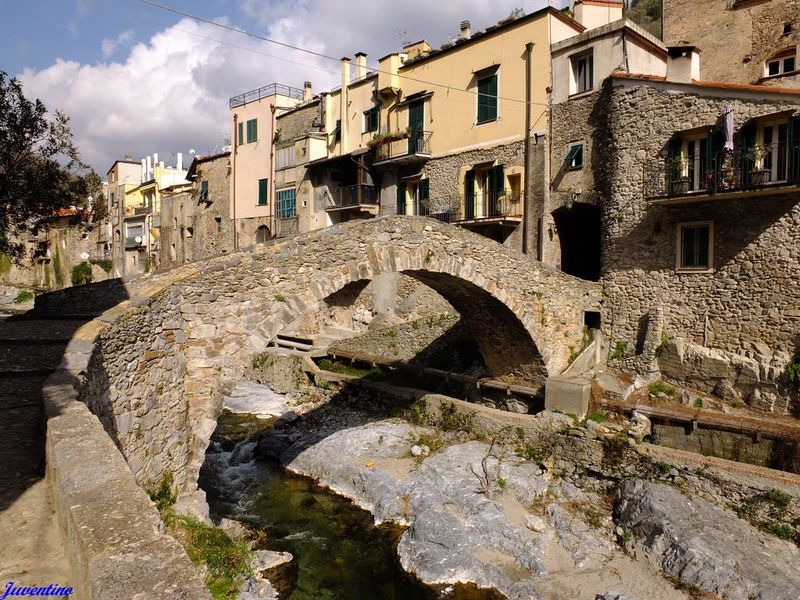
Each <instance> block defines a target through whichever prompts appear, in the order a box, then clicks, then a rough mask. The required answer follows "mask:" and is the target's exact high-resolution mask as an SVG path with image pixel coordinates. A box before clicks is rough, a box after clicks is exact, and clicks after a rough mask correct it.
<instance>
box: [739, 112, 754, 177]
mask: <svg viewBox="0 0 800 600" xmlns="http://www.w3.org/2000/svg"><path fill="white" fill-rule="evenodd" d="M755 147H756V124H755V123H754V122H752V121H751V122H749V123H747V124H745V125H744V126H743V127H742V129H741V131H740V132H739V165H740V169H741V174H740V177H741V182H742V184H744V185H749V184H750V183H751V181H752V179H753V178H752V172H753V170H754V169H755V167H756V164H755V159H754V157H753V156H752V152H753V150H754V149H755Z"/></svg>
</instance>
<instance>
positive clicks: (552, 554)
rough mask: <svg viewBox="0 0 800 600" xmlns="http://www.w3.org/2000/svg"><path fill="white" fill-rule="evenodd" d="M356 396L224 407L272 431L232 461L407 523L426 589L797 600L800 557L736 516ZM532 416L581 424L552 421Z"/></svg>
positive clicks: (511, 437) (250, 398)
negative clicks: (277, 470) (584, 472)
mask: <svg viewBox="0 0 800 600" xmlns="http://www.w3.org/2000/svg"><path fill="white" fill-rule="evenodd" d="M351 395H352V396H353V399H352V403H350V404H347V403H346V402H345V403H344V404H343V403H342V397H343V396H345V394H343V393H342V392H341V391H339V392H337V393H336V394H335V395H334V398H335V399H338V402H331V401H327V402H322V403H320V402H308V401H307V398H306V397H304V396H303V394H300V393H298V394H296V395H295V396H294V397H292V396H282V395H278V394H272V393H271V392H270V391H269V390H267V389H266V388H264V387H263V386H257V385H254V384H247V385H246V386H245V387H242V388H239V389H238V390H236V391H235V392H234V394H233V396H232V399H229V401H228V402H229V406H231V407H235V408H236V409H237V410H246V411H249V412H253V413H258V414H262V415H273V416H274V417H276V418H277V420H276V421H275V423H274V426H272V427H270V428H268V429H266V430H264V431H263V432H261V433H259V434H258V435H257V436H251V437H250V438H248V439H246V440H244V441H243V442H241V443H240V445H239V446H238V447H237V448H236V449H235V450H233V452H240V453H241V452H246V455H247V458H248V459H252V461H253V462H254V463H255V464H256V465H258V464H262V465H263V464H267V463H270V462H272V463H273V464H276V465H279V466H280V467H282V468H285V469H286V470H288V471H290V472H292V473H296V474H299V475H303V476H306V477H310V478H313V480H315V481H316V482H319V484H321V485H322V486H325V487H327V488H329V489H330V490H332V491H334V492H336V493H337V494H339V495H341V496H344V497H346V498H349V499H351V500H352V501H353V502H354V503H355V504H357V505H358V506H360V507H362V508H364V509H366V510H368V511H370V513H372V515H373V517H374V520H375V522H376V523H394V524H399V525H402V526H403V527H404V530H403V532H402V534H401V535H400V537H399V541H398V542H397V554H398V555H399V559H400V563H401V564H402V567H403V569H405V570H406V571H408V572H411V573H414V574H415V575H416V576H417V577H418V578H419V579H420V580H421V581H422V582H425V583H426V584H429V585H435V586H439V588H438V589H440V590H442V589H447V586H448V585H452V584H455V583H457V582H473V583H475V584H477V586H478V587H479V588H492V589H495V590H497V591H499V592H500V593H502V594H503V595H504V596H506V597H508V598H512V599H529V598H536V599H576V600H577V599H583V598H586V599H588V600H595V598H603V599H618V600H624V599H630V600H635V599H645V598H646V599H647V600H662V599H663V600H668V599H673V598H675V599H678V598H700V597H702V598H714V597H717V596H718V597H721V598H731V599H736V600H738V599H740V598H741V599H742V600H747V599H749V598H762V599H767V598H769V599H780V598H787V599H788V598H792V599H796V598H797V597H798V596H800V575H798V574H797V573H796V570H795V565H796V564H798V559H800V552H798V548H797V546H795V545H794V544H793V543H791V542H788V541H783V540H780V539H778V538H776V537H775V536H772V535H769V534H766V533H763V532H761V531H759V530H757V529H756V528H754V527H752V526H751V525H750V524H749V523H747V522H746V521H744V520H742V519H739V518H738V517H737V516H736V515H735V514H734V513H732V512H730V511H728V510H725V509H723V508H721V507H718V506H714V505H712V504H711V503H709V502H706V501H705V500H702V499H699V498H694V497H691V496H689V495H686V494H684V493H681V491H679V490H678V489H676V488H675V487H674V486H670V485H665V484H663V483H652V482H648V481H643V480H638V479H633V478H632V479H628V480H626V481H623V482H620V485H618V486H616V488H615V490H614V493H613V495H612V494H611V493H609V492H608V490H609V486H608V485H605V484H604V485H599V486H597V487H596V488H594V489H595V490H596V491H590V489H589V487H588V486H583V489H582V488H581V487H578V486H576V485H575V484H574V483H572V482H570V480H569V479H565V478H563V477H561V476H559V475H560V474H559V473H557V470H556V469H554V468H553V462H552V460H545V459H544V458H543V457H541V456H531V454H532V453H531V452H526V446H524V445H523V444H521V442H520V441H521V439H522V438H521V437H519V434H518V433H517V432H514V431H513V430H510V431H505V432H504V434H503V435H499V436H496V437H490V438H485V439H474V438H475V437H483V436H480V435H478V436H476V435H474V432H472V433H470V432H469V431H468V429H469V427H467V425H468V424H467V423H466V422H463V421H462V422H458V421H456V422H455V425H454V424H453V423H449V425H450V426H448V427H446V428H447V429H449V431H442V430H441V429H440V428H434V427H429V426H425V425H420V424H415V423H411V422H408V421H407V420H403V419H401V418H397V417H395V418H386V417H385V415H386V414H387V411H386V407H385V406H376V403H375V402H374V398H372V397H369V396H364V397H359V396H358V393H351ZM329 396H330V394H329ZM378 404H380V403H378ZM405 416H408V413H406V415H405ZM526 418H530V419H536V420H538V421H539V423H537V426H541V427H543V428H549V429H554V428H555V429H558V428H570V427H574V425H575V424H574V423H573V420H572V418H571V417H568V416H565V415H557V414H552V413H542V414H540V415H538V416H537V417H535V418H534V417H526ZM412 420H413V419H412ZM245 447H246V450H245V449H244V448H245ZM533 454H535V453H533ZM241 462H242V461H241V460H240V463H241ZM235 468H236V469H239V471H234V472H233V473H232V474H233V476H235V477H238V478H240V477H242V475H241V467H240V466H239V467H235ZM246 472H247V473H248V475H247V476H246V479H247V481H245V482H244V485H242V486H240V487H241V488H242V489H246V488H247V487H248V486H251V485H257V482H258V474H257V470H256V471H254V470H252V469H249V468H248V469H247V470H246ZM240 483H241V481H240ZM605 483H607V482H605ZM228 501H229V502H235V500H234V499H231V498H229V499H228ZM244 512H246V510H245V511H244ZM701 592H702V593H709V594H712V595H706V596H701V595H695V594H700V593H701ZM715 595H716V596H715Z"/></svg>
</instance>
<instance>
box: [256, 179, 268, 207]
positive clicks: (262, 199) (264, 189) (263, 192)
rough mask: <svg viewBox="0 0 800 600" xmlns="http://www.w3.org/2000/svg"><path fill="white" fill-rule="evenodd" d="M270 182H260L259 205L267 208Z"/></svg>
mask: <svg viewBox="0 0 800 600" xmlns="http://www.w3.org/2000/svg"><path fill="white" fill-rule="evenodd" d="M267 183H268V181H267V180H266V179H259V180H258V205H259V206H266V204H267V198H268V191H269V188H268V185H267Z"/></svg>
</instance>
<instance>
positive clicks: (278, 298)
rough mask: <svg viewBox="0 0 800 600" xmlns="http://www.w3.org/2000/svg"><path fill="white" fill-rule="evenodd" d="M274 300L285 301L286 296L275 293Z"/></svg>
mask: <svg viewBox="0 0 800 600" xmlns="http://www.w3.org/2000/svg"><path fill="white" fill-rule="evenodd" d="M275 301H276V302H286V296H284V295H283V294H275Z"/></svg>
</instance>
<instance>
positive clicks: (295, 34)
mask: <svg viewBox="0 0 800 600" xmlns="http://www.w3.org/2000/svg"><path fill="white" fill-rule="evenodd" d="M159 2H161V3H163V4H166V5H168V6H170V7H173V8H176V9H178V10H182V11H185V12H188V13H192V14H194V15H198V16H201V17H203V18H206V19H209V20H213V21H215V22H217V23H221V24H227V25H232V26H235V27H237V28H240V29H245V30H247V31H250V32H252V33H256V34H259V35H262V36H266V37H270V38H273V39H276V40H279V41H283V42H287V43H291V44H293V45H297V46H302V47H304V48H309V49H312V50H314V51H316V52H319V53H322V54H326V55H329V56H333V57H341V56H346V55H347V56H352V55H353V54H355V53H356V52H358V51H363V52H366V53H367V54H368V62H369V64H370V66H372V65H373V64H374V61H375V60H376V59H377V58H379V57H381V56H383V55H385V54H387V53H389V52H391V51H396V50H398V49H399V48H400V47H401V46H402V44H403V43H404V42H410V41H416V40H418V39H422V38H425V39H427V40H428V41H429V42H430V43H431V45H433V46H438V45H441V44H442V43H443V42H445V41H446V40H447V39H448V37H449V36H454V35H456V34H457V33H458V23H459V22H460V21H461V20H463V19H469V20H470V21H471V22H472V25H473V29H483V28H484V27H486V26H487V25H490V24H493V23H495V22H496V21H498V20H499V19H502V18H504V17H505V16H507V15H508V14H509V13H510V12H511V11H512V10H513V9H514V8H518V7H519V8H523V9H524V10H525V12H531V11H533V10H536V9H538V8H541V7H542V6H545V5H547V3H548V0H495V1H494V2H485V1H483V0H448V1H447V2H431V1H430V0H405V2H402V3H397V2H388V1H386V0H373V1H372V2H364V1H363V0H159ZM550 2H551V4H552V5H553V6H559V7H560V6H562V5H563V4H564V3H565V2H566V0H550ZM0 10H2V13H1V14H2V15H3V18H2V20H0V70H2V71H5V72H7V73H8V74H9V75H12V76H16V77H18V78H19V79H20V80H21V81H22V83H23V87H24V90H25V93H26V95H27V96H29V97H38V98H40V99H41V100H42V101H44V103H45V104H46V106H47V107H48V108H49V109H53V108H60V109H62V110H63V111H65V112H66V113H67V114H68V115H69V116H70V118H71V122H72V129H73V133H74V136H75V140H76V142H77V143H78V146H79V148H80V150H81V153H82V154H83V157H84V158H85V159H86V160H87V161H88V162H89V163H90V164H91V165H92V166H93V167H94V168H95V169H96V170H97V171H98V172H99V173H101V175H104V174H105V172H106V171H107V170H108V168H109V167H110V166H111V164H112V163H113V162H114V160H116V159H117V158H121V157H122V156H123V155H125V154H130V155H132V156H133V157H134V158H136V159H138V158H141V157H142V156H144V155H146V154H148V153H152V152H158V153H159V156H160V157H165V158H167V159H169V157H170V156H172V155H174V154H175V153H176V152H184V153H186V152H188V151H189V149H190V148H193V149H195V150H196V151H197V152H198V153H201V154H205V153H209V152H213V151H214V150H218V149H219V147H220V146H221V145H222V144H223V143H224V142H225V139H226V137H227V135H228V99H229V98H230V97H231V96H234V95H236V94H238V93H241V92H243V91H246V90H249V89H254V88H257V87H260V86H262V85H266V84H268V83H271V82H273V81H278V82H281V83H285V84H287V85H291V86H295V87H302V84H303V81H305V80H310V81H312V82H313V84H314V90H315V91H321V90H324V89H327V88H329V87H331V86H333V85H336V82H337V80H338V77H339V76H338V69H339V67H338V64H337V63H335V62H334V61H329V60H326V59H322V58H318V57H314V56H310V55H308V54H304V53H300V52H295V51H290V50H287V49H285V48H282V47H279V46H276V45H274V44H270V43H268V42H264V41H260V40H256V39H253V38H250V37H247V36H244V35H241V34H239V33H235V32H231V31H227V30H225V29H222V28H220V27H217V26H214V25H212V24H207V23H198V22H197V21H194V20H192V19H188V18H185V17H180V16H178V15H175V14H173V13H170V12H167V11H165V10H163V9H160V8H157V7H154V6H150V5H148V4H145V3H142V2H140V1H139V0H0Z"/></svg>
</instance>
